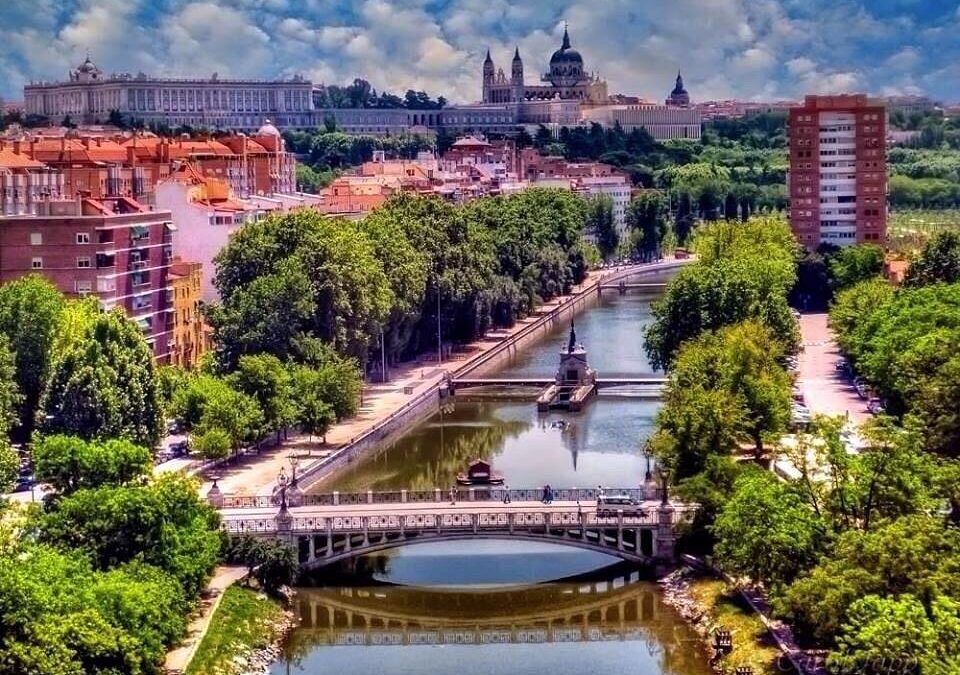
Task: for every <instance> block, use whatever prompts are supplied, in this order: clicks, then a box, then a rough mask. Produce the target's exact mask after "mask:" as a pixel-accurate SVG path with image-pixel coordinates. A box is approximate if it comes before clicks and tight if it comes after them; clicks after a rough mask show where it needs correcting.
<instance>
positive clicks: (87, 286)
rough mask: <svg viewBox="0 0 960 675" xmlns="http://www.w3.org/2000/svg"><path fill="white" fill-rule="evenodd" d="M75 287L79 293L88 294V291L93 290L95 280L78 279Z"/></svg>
mask: <svg viewBox="0 0 960 675" xmlns="http://www.w3.org/2000/svg"><path fill="white" fill-rule="evenodd" d="M75 288H76V290H77V294H78V295H87V294H88V293H91V292H93V282H92V281H77V283H76V286H75Z"/></svg>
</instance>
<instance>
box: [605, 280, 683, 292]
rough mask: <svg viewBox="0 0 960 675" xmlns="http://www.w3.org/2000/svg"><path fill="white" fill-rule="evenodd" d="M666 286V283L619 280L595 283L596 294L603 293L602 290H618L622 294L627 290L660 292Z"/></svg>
mask: <svg viewBox="0 0 960 675" xmlns="http://www.w3.org/2000/svg"><path fill="white" fill-rule="evenodd" d="M666 288H667V284H665V283H630V282H627V281H620V282H617V283H606V284H604V283H601V284H597V294H598V295H603V292H604V291H618V292H619V293H620V295H624V294H625V293H626V292H627V291H641V292H646V293H660V292H661V291H664V290H666Z"/></svg>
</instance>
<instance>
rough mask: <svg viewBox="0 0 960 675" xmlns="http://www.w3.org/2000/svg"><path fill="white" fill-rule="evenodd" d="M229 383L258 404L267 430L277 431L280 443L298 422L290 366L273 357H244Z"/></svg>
mask: <svg viewBox="0 0 960 675" xmlns="http://www.w3.org/2000/svg"><path fill="white" fill-rule="evenodd" d="M227 381H228V383H229V384H230V385H231V386H232V387H233V388H234V389H236V390H237V391H239V392H241V393H243V394H246V395H247V396H250V397H251V398H253V399H254V400H255V401H256V402H257V404H258V405H259V407H260V411H261V412H262V413H263V425H264V427H265V428H266V429H273V430H275V431H276V433H277V440H278V441H279V439H280V434H281V432H282V430H283V429H285V428H286V427H287V426H289V425H290V424H292V423H293V422H294V420H295V419H296V413H297V408H296V403H295V401H294V399H293V383H292V381H291V377H290V373H289V372H288V370H287V366H285V365H284V364H283V362H282V361H280V359H278V358H277V357H276V356H273V355H272V354H257V355H250V356H241V357H240V361H239V363H238V364H237V369H236V370H235V371H234V372H232V373H231V374H230V375H229V377H228V378H227Z"/></svg>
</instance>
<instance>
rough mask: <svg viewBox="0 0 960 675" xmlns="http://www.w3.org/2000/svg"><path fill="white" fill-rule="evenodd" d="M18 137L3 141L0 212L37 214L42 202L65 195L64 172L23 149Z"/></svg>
mask: <svg viewBox="0 0 960 675" xmlns="http://www.w3.org/2000/svg"><path fill="white" fill-rule="evenodd" d="M21 146H22V144H21V143H20V142H19V141H13V142H12V143H5V142H3V141H0V216H25V215H35V214H36V213H37V210H38V209H39V208H40V204H41V203H42V202H44V201H48V200H50V199H60V198H62V196H63V175H62V174H60V173H58V172H57V171H54V170H52V169H50V168H49V167H48V166H46V165H44V164H43V163H42V162H38V161H36V160H34V159H31V158H30V157H29V156H27V155H26V154H24V153H23V152H22V147H21Z"/></svg>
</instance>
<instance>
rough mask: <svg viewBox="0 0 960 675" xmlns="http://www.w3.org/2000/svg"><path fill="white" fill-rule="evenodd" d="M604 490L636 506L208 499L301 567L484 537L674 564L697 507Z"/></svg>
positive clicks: (575, 493)
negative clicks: (291, 550) (289, 550)
mask: <svg viewBox="0 0 960 675" xmlns="http://www.w3.org/2000/svg"><path fill="white" fill-rule="evenodd" d="M607 493H608V494H627V495H630V496H633V498H634V499H635V500H636V501H637V502H638V507H636V508H632V507H626V508H625V509H621V510H613V509H612V508H611V509H608V510H607V511H606V512H605V513H604V512H600V511H598V509H597V501H596V490H578V489H576V488H572V489H569V490H555V491H554V492H553V494H554V500H553V501H552V502H551V503H543V502H542V501H537V500H538V499H539V496H540V495H539V493H538V491H537V490H516V491H509V492H505V491H504V492H502V493H497V491H495V490H483V489H476V488H475V489H469V490H467V491H466V493H465V494H464V491H459V492H455V491H450V492H443V491H441V490H439V489H436V490H433V491H424V492H416V493H413V494H412V495H411V493H410V492H408V491H406V490H401V491H400V493H399V495H397V494H396V493H372V492H369V493H366V502H365V503H364V502H363V500H362V498H361V496H360V495H362V494H363V493H360V495H358V494H356V493H354V494H353V495H350V496H345V495H340V494H339V493H333V494H331V495H309V496H308V495H299V494H298V493H297V490H296V486H295V485H294V484H291V485H290V486H289V487H281V488H279V489H278V493H277V494H276V495H275V496H274V497H259V498H240V499H233V498H229V497H224V496H223V495H221V494H220V493H219V490H218V488H216V486H214V488H212V489H211V491H210V494H208V499H209V500H210V502H211V504H213V505H214V506H216V507H217V508H219V510H220V516H221V522H222V527H223V529H224V530H225V531H226V532H227V533H228V534H230V535H235V536H241V535H252V536H256V537H268V538H275V539H283V540H286V541H289V542H290V543H292V544H294V545H296V546H297V550H298V555H299V560H300V563H301V566H302V567H303V568H305V569H311V568H318V567H323V566H326V565H330V564H333V563H337V562H340V561H342V560H347V559H350V558H354V557H357V556H361V555H364V554H367V553H374V552H377V551H383V550H387V549H391V548H396V547H399V546H405V545H409V544H414V543H421V542H429V541H455V540H464V539H484V538H486V539H518V540H529V541H540V542H551V543H555V544H559V545H563V546H571V547H575V548H581V549H587V550H591V551H599V552H602V553H607V554H609V555H611V556H614V557H617V558H619V559H621V560H626V561H629V562H633V563H643V564H647V563H668V562H670V561H672V560H673V558H674V543H675V541H676V535H677V528H678V526H679V525H680V524H681V523H682V522H684V521H686V520H688V519H689V518H691V517H692V515H693V513H694V511H695V505H691V504H683V503H679V502H675V501H671V500H669V499H666V500H665V499H657V498H655V497H656V494H658V493H659V490H658V489H657V488H656V487H655V486H648V487H646V488H639V489H638V488H633V489H629V490H614V489H608V490H607ZM288 495H289V499H288ZM514 495H516V497H518V499H514V498H513V497H514ZM506 496H509V499H505V498H504V497H506ZM344 497H345V498H344ZM397 497H399V499H397ZM463 497H466V500H465V501H463V500H462V498H463ZM571 497H572V499H571ZM591 497H592V498H591ZM278 500H279V505H277V503H276V502H277V501H278ZM341 502H346V503H341Z"/></svg>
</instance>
